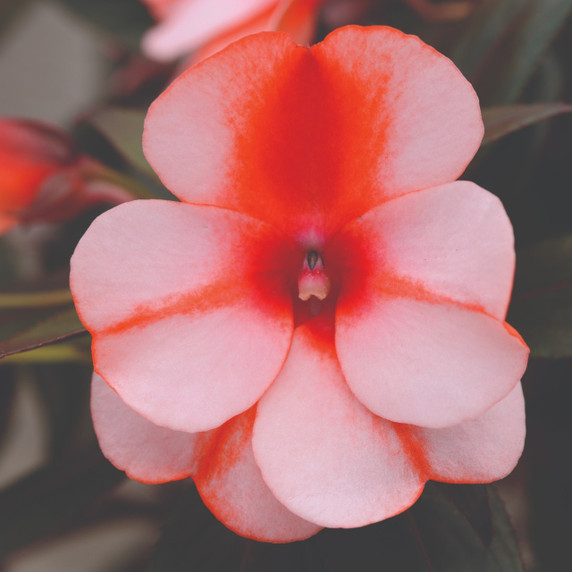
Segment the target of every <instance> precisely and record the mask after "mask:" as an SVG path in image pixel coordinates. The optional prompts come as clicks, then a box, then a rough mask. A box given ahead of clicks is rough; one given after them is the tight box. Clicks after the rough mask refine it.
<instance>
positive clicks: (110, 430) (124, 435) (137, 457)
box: [91, 373, 198, 483]
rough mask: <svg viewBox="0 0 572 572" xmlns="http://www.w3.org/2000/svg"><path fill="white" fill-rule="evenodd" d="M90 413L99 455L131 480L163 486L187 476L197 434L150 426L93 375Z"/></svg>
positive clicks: (190, 470)
mask: <svg viewBox="0 0 572 572" xmlns="http://www.w3.org/2000/svg"><path fill="white" fill-rule="evenodd" d="M91 413H92V416H93V426H94V429H95V432H96V434H97V439H98V441H99V446H100V447H101V450H102V451H103V454H104V455H105V456H106V457H107V458H108V459H109V460H110V461H111V462H112V463H113V464H114V465H115V466H116V467H117V468H118V469H122V470H124V471H125V472H126V473H127V475H129V477H131V478H132V479H135V480H138V481H142V482H144V483H164V482H167V481H173V480H176V479H182V478H184V477H188V476H189V475H190V474H191V472H192V470H193V468H194V466H195V464H196V463H195V451H196V445H197V439H198V435H197V434H195V433H184V432H182V431H172V430H171V429H166V428H165V427H158V426H157V425H154V424H153V423H151V422H150V421H148V420H147V419H145V418H144V417H141V415H138V414H137V413H135V411H133V410H132V409H131V408H130V407H127V405H125V403H124V402H123V401H122V400H121V398H120V397H119V396H118V395H117V393H115V391H113V390H112V389H111V388H110V387H109V386H108V385H107V384H106V383H105V381H103V379H102V378H101V377H100V376H99V375H97V374H96V373H94V374H93V380H92V385H91Z"/></svg>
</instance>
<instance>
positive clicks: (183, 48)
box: [143, 0, 347, 62]
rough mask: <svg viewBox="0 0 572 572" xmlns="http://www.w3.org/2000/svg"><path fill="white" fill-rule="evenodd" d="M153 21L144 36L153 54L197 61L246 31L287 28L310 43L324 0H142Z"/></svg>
mask: <svg viewBox="0 0 572 572" xmlns="http://www.w3.org/2000/svg"><path fill="white" fill-rule="evenodd" d="M346 1H347V0H346ZM143 2H144V3H145V4H146V5H147V6H148V7H149V10H150V12H151V13H152V14H153V16H154V17H155V18H156V19H157V22H158V23H157V25H156V26H155V27H154V28H152V29H151V30H149V31H148V32H147V34H146V35H145V37H144V38H143V51H144V52H145V54H146V55H147V56H149V57H150V58H151V59H155V60H159V61H169V60H173V59H175V58H178V57H180V56H187V55H188V54H190V53H191V52H195V53H194V54H193V57H192V61H194V62H197V61H200V60H202V59H204V58H205V57H207V56H209V55H211V54H213V53H215V52H217V51H219V50H221V49H222V48H224V47H225V46H227V45H228V44H230V43H231V42H233V41H235V40H238V39H240V38H242V37H244V36H247V35H249V34H253V33H256V32H262V31H266V30H280V31H286V32H290V33H291V34H292V36H293V38H294V40H295V41H297V42H299V43H301V44H309V43H310V41H311V40H312V37H313V35H314V28H315V24H316V14H317V11H318V9H319V7H320V5H321V4H322V3H323V2H324V0H240V2H237V1H235V0H231V1H229V0H143Z"/></svg>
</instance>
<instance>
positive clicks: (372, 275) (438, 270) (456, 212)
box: [329, 181, 515, 320]
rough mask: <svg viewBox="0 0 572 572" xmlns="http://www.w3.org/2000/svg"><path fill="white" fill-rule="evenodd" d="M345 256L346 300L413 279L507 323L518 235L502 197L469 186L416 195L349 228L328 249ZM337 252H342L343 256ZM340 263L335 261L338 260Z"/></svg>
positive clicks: (377, 210)
mask: <svg viewBox="0 0 572 572" xmlns="http://www.w3.org/2000/svg"><path fill="white" fill-rule="evenodd" d="M329 250H331V252H332V254H331V257H333V258H336V257H337V258H339V257H340V256H343V257H344V258H345V260H344V261H343V262H342V265H345V266H347V268H345V269H344V272H343V273H344V276H343V283H344V293H343V298H344V299H345V301H346V303H347V302H349V301H350V300H353V301H354V302H355V303H359V299H360V298H361V297H362V296H363V297H367V296H368V295H371V294H372V293H371V292H370V291H371V290H376V289H377V288H379V286H380V284H383V288H385V289H390V288H391V282H392V281H393V282H395V283H396V286H395V289H398V288H399V282H407V283H409V284H410V285H412V286H415V287H416V288H418V289H419V290H425V291H426V292H431V293H432V294H434V295H437V296H441V297H445V298H447V299H449V300H454V301H456V302H459V303H462V304H465V305H467V306H472V307H479V308H482V309H483V310H484V311H486V312H487V313H488V314H490V315H492V316H494V317H496V318H498V319H500V320H503V319H504V317H505V316H506V310H507V306H508V302H509V300H510V294H511V290H512V281H513V275H514V262H515V254H514V238H513V231H512V226H511V224H510V220H509V218H508V216H507V214H506V212H505V211H504V208H503V206H502V204H501V202H500V200H499V199H498V198H497V197H495V196H494V195H493V194H491V193H489V192H488V191H485V190H484V189H481V188H480V187H478V186H477V185H475V184H474V183H471V182H468V181H456V182H454V183H449V184H447V185H444V186H442V187H437V188H433V189H428V190H424V191H422V192H417V193H411V194H408V195H405V196H402V197H399V198H397V199H395V200H392V201H389V202H387V203H384V204H383V205H381V206H379V207H377V208H375V209H372V210H371V211H370V212H368V213H366V214H365V215H363V216H362V217H360V218H359V219H356V220H354V221H352V222H351V223H349V224H348V225H347V226H346V227H345V228H344V229H343V230H342V232H340V233H339V235H338V236H337V237H336V238H335V241H334V243H333V244H332V245H331V246H330V247H329ZM338 252H339V254H338ZM334 262H335V260H334Z"/></svg>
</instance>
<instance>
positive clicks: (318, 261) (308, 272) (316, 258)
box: [298, 250, 330, 302]
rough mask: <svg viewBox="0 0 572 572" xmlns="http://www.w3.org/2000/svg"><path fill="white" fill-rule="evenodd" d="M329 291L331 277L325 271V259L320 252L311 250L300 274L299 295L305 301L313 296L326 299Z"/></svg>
mask: <svg viewBox="0 0 572 572" xmlns="http://www.w3.org/2000/svg"><path fill="white" fill-rule="evenodd" d="M329 292H330V279H329V278H328V276H327V275H326V273H325V272H324V259H323V258H322V256H321V254H320V253H319V252H317V251H315V250H310V251H308V253H307V254H306V257H305V258H304V263H303V264H302V270H301V272H300V275H299V276H298V297H299V298H300V300H303V301H304V302H305V301H306V300H309V299H310V298H311V297H312V296H315V297H316V298H317V299H318V300H324V298H326V296H327V295H328V294H329Z"/></svg>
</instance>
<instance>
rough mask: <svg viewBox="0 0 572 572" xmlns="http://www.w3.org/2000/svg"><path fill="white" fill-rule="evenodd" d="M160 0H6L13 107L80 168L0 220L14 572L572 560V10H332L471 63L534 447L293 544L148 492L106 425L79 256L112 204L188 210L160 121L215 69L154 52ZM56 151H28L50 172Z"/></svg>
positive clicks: (484, 0) (412, 6)
mask: <svg viewBox="0 0 572 572" xmlns="http://www.w3.org/2000/svg"><path fill="white" fill-rule="evenodd" d="M152 4H153V3H152V2H147V3H143V2H140V1H139V0H98V1H97V2H94V1H92V0H0V77H1V78H2V79H1V82H0V86H1V87H0V116H2V117H3V118H5V119H13V118H18V119H28V120H30V119H31V120H39V121H42V122H47V123H48V124H49V126H50V129H51V130H53V132H51V131H50V134H49V137H51V138H52V139H54V140H56V139H57V145H60V146H62V148H63V149H65V153H66V157H67V158H66V159H65V160H63V159H62V160H60V159H59V158H58V159H56V158H53V157H50V159H49V160H50V161H51V163H50V164H52V163H53V164H57V165H59V167H58V168H59V169H60V170H61V172H62V173H64V174H63V175H62V176H63V177H64V178H65V182H64V183H61V185H60V187H58V190H57V192H56V193H54V196H55V195H57V201H56V200H55V199H54V198H52V195H51V194H50V196H48V191H47V190H45V189H44V191H43V194H42V196H41V197H40V198H41V200H40V199H39V198H38V196H34V197H33V198H31V199H30V202H29V203H27V204H25V205H19V207H18V213H19V214H18V217H16V218H14V217H12V211H11V212H10V216H9V217H8V216H7V215H6V216H7V218H6V221H7V222H6V223H5V226H4V227H3V226H2V224H3V221H2V219H1V218H0V232H1V233H2V234H1V235H0V357H1V359H0V488H1V490H0V570H2V571H6V572H36V571H39V572H50V571H52V570H53V571H56V570H57V571H62V570H65V571H67V570H70V571H78V572H100V571H118V572H119V571H126V572H128V571H136V570H147V569H152V570H165V571H176V570H308V571H310V570H320V571H328V572H329V571H343V570H365V571H369V570H372V571H373V570H391V571H392V572H393V571H397V572H400V571H401V570H403V571H408V570H412V571H413V572H415V571H416V570H419V571H426V570H427V571H430V570H431V571H437V572H441V571H451V572H464V571H473V572H483V571H501V572H505V571H509V572H510V571H512V570H526V572H551V571H554V572H558V571H561V570H566V569H568V568H569V566H570V562H571V560H572V559H571V558H570V556H569V552H570V548H569V543H570V538H571V537H572V525H571V524H570V515H571V514H572V500H571V498H572V495H570V492H569V489H570V483H571V482H572V414H571V413H570V404H571V403H572V114H571V111H572V106H571V105H570V104H571V103H572V20H571V14H572V0H560V1H559V0H473V1H458V2H456V1H452V0H450V1H446V2H438V1H434V2H431V1H430V0H392V1H390V0H386V1H382V0H369V1H364V0H354V1H353V2H352V1H351V0H332V1H331V2H324V3H323V4H322V6H321V10H320V12H319V13H318V14H317V23H316V28H315V33H313V38H314V39H315V40H316V41H317V40H319V39H321V38H323V37H324V36H325V35H326V34H327V33H328V32H329V31H331V30H332V29H333V28H335V27H336V26H338V25H342V24H344V23H360V24H364V25H368V24H387V25H392V26H395V27H397V28H400V29H402V30H403V31H405V32H408V33H414V34H417V35H419V36H421V38H422V39H423V40H424V41H426V42H427V43H429V44H430V45H433V46H434V47H436V48H437V49H438V50H439V51H441V52H443V53H445V54H446V55H448V56H449V57H450V58H452V59H453V61H454V62H455V63H456V64H457V66H458V67H459V68H460V69H461V71H462V72H463V73H464V74H465V75H466V77H468V78H469V80H470V81H471V82H472V83H473V85H474V86H475V89H476V90H477V92H478V94H479V97H480V99H481V104H482V107H483V111H484V118H485V125H486V135H485V140H484V142H483V146H482V148H481V150H480V152H479V154H478V155H477V157H476V159H475V160H474V162H473V163H472V164H471V165H470V166H469V168H468V170H467V172H466V173H465V175H464V176H463V178H467V179H470V180H474V181H475V182H477V183H478V184H480V185H481V186H483V187H485V188H487V189H488V190H490V191H491V192H493V193H495V194H497V195H498V196H499V197H500V198H501V200H502V201H503V203H504V205H505V208H506V209H507V211H508V213H509V216H510V218H511V220H512V221H513V224H514V227H515V236H516V246H517V275H516V278H515V291H514V297H513V302H512V304H511V308H510V311H509V317H508V321H509V322H510V323H511V324H512V325H514V326H515V327H516V328H517V330H518V331H519V332H520V333H521V334H522V336H523V337H524V339H525V340H526V341H527V343H528V344H529V345H530V347H531V356H532V359H531V361H530V365H529V368H528V371H527V373H526V376H525V379H524V380H523V383H524V389H525V396H526V400H527V430H528V438H527V444H526V448H525V453H524V455H523V458H522V459H521V462H520V463H519V465H518V467H517V469H516V470H515V471H514V473H513V474H512V475H511V476H510V477H508V478H507V479H505V480H504V481H503V482H501V483H499V484H498V485H496V486H495V487H494V488H493V487H484V486H443V485H429V486H428V490H427V494H424V495H423V497H422V499H421V501H420V502H419V503H418V504H417V505H416V506H415V507H414V508H412V509H410V510H409V511H407V512H406V513H405V514H404V515H400V516H398V517H395V518H394V519H390V521H386V522H384V523H380V524H378V525H374V526H372V527H367V528H366V529H361V530H357V531H346V532H345V533H343V532H340V531H327V532H325V533H321V534H319V535H318V536H317V537H316V538H314V539H311V540H309V541H306V542H303V543H296V544H295V545H288V546H266V545H259V544H257V543H255V542H254V541H246V540H244V539H240V538H238V537H236V536H235V535H233V533H230V532H229V531H227V530H226V529H225V528H224V527H222V525H220V524H218V523H217V522H216V521H215V520H214V519H213V518H212V517H211V516H210V514H209V513H208V511H206V509H204V507H203V506H202V503H201V502H200V500H199V499H198V497H197V495H196V492H195V491H194V488H193V486H192V484H191V483H186V482H181V483H172V484H168V485H161V486H148V485H142V484H138V483H135V482H133V481H130V480H129V479H127V478H126V477H125V476H124V475H123V473H121V472H119V471H117V470H115V469H114V468H113V467H111V466H110V465H109V464H108V463H107V462H106V461H105V460H104V459H103V457H102V456H101V454H100V453H99V449H98V447H97V443H96V440H95V437H94V434H93V429H92V427H91V419H90V413H89V382H90V377H91V371H92V366H91V357H90V349H89V347H90V346H89V344H90V340H89V337H88V335H87V334H86V333H85V332H84V331H83V328H82V326H81V324H80V323H79V321H78V320H77V316H76V315H75V312H74V310H73V305H72V303H71V297H70V295H69V291H68V289H67V276H68V270H69V257H70V255H71V253H72V252H73V249H74V246H75V244H76V243H77V240H78V239H79V238H80V237H81V235H82V233H83V232H84V231H85V229H86V228H87V226H88V225H89V223H90V222H91V221H92V220H93V219H94V218H95V216H97V215H98V214H99V213H101V212H103V210H105V209H106V208H109V207H110V206H112V205H113V204H116V203H117V202H120V201H122V200H126V199H127V198H132V197H161V198H169V193H168V192H167V191H166V190H165V189H164V188H162V186H161V185H160V183H159V182H158V180H157V179H156V178H155V176H154V175H153V174H152V172H150V169H149V167H148V165H147V164H146V162H145V159H144V158H143V156H142V151H141V148H140V137H141V132H142V121H143V117H144V114H145V110H146V107H147V106H148V105H149V103H150V102H151V101H152V100H153V99H154V98H155V97H156V96H157V95H158V94H159V93H160V92H161V91H162V89H164V87H165V86H166V85H168V83H169V81H170V80H171V79H173V78H174V77H176V74H177V73H178V72H179V71H181V70H182V69H184V66H185V65H188V64H189V62H192V61H196V58H197V56H196V53H195V52H194V51H192V50H191V51H190V52H189V53H181V54H179V55H178V57H175V58H173V59H172V60H171V61H168V62H165V61H157V60H154V59H153V58H152V55H150V54H149V53H147V54H146V55H143V53H142V50H141V39H142V37H143V35H144V34H145V32H147V31H148V30H149V29H150V28H152V27H153V26H155V25H156V23H157V22H156V20H157V19H158V12H157V11H156V10H155V11H153V12H149V10H148V8H149V6H150V5H152ZM193 58H194V59H193ZM30 129H31V132H34V133H36V132H38V133H40V131H41V129H39V127H38V124H36V123H34V124H32V127H31V128H30ZM2 137H3V135H2V126H0V210H1V209H2V208H5V207H6V204H7V203H6V204H5V201H4V202H3V199H2V198H1V197H2V193H7V192H8V191H5V189H4V187H3V184H4V180H3V177H5V176H7V175H5V171H6V169H8V167H10V166H11V165H12V159H11V158H10V157H11V156H10V154H9V153H8V152H7V151H6V150H5V148H3V147H2V145H3V144H2ZM38 137H39V138H40V139H41V140H42V141H43V139H42V138H45V137H46V133H45V132H42V133H41V134H39V135H38ZM38 145H40V147H39V148H41V149H44V150H45V149H47V148H48V146H47V143H41V144H38ZM50 148H53V145H52V147H50ZM42 153H44V151H43V150H40V151H38V152H35V154H33V153H32V155H31V157H32V158H33V159H34V161H35V160H36V159H37V157H40V156H41V157H42V160H45V161H47V159H45V157H44V155H45V153H44V155H42ZM46 153H47V152H46ZM48 154H49V153H48ZM31 160H32V159H31ZM38 161H40V160H39V159H38ZM35 165H36V163H34V165H31V166H25V171H26V172H31V171H32V170H33V169H35V168H36V166H35ZM64 167H65V168H64ZM50 173H52V171H50ZM50 176H51V175H50ZM58 180H59V179H58ZM50 184H51V185H52V183H50ZM52 186H53V185H52ZM6 188H8V187H6ZM51 188H52V187H50V188H49V189H48V190H50V189H51ZM46 197H47V198H46ZM62 201H66V202H65V205H70V204H73V208H71V207H70V208H69V209H68V207H67V206H66V208H62V205H63V204H64V202H62ZM6 212H8V211H6ZM62 213H65V214H62ZM1 216H2V215H1V213H0V217H1ZM505 509H506V511H505ZM507 514H508V516H507ZM412 523H413V524H412Z"/></svg>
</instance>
